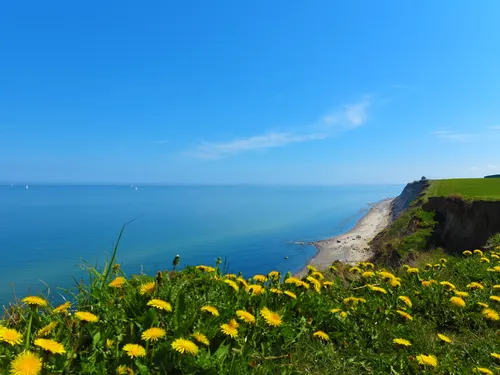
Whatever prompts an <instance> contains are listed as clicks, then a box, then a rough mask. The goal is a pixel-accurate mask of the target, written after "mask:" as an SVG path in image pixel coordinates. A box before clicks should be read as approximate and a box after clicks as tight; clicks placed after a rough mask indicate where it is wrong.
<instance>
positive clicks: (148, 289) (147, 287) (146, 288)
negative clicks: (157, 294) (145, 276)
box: [139, 281, 156, 296]
mask: <svg viewBox="0 0 500 375" xmlns="http://www.w3.org/2000/svg"><path fill="white" fill-rule="evenodd" d="M155 288H156V283H155V282H154V281H151V282H149V283H146V284H142V285H141V287H140V288H139V294H140V295H141V296H143V295H145V294H151V293H153V292H154V291H155Z"/></svg>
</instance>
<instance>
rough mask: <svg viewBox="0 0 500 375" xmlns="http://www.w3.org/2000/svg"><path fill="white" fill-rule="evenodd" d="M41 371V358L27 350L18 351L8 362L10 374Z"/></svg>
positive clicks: (20, 374) (25, 374)
mask: <svg viewBox="0 0 500 375" xmlns="http://www.w3.org/2000/svg"><path fill="white" fill-rule="evenodd" d="M40 371H42V360H41V359H40V357H38V356H37V355H36V354H33V353H31V352H29V351H25V352H22V353H19V354H18V355H17V356H16V358H15V359H14V360H13V361H12V362H11V364H10V373H11V375H38V374H39V373H40Z"/></svg>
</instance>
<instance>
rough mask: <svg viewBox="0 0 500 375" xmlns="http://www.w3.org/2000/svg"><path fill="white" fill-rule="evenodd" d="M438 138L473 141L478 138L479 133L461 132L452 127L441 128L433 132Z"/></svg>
mask: <svg viewBox="0 0 500 375" xmlns="http://www.w3.org/2000/svg"><path fill="white" fill-rule="evenodd" d="M431 134H432V135H435V136H436V137H438V138H441V139H446V140H448V141H454V142H473V141H476V140H478V138H479V137H478V134H476V133H466V132H459V131H455V130H452V129H447V128H446V129H441V130H437V131H435V132H432V133H431Z"/></svg>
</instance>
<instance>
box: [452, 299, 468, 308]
mask: <svg viewBox="0 0 500 375" xmlns="http://www.w3.org/2000/svg"><path fill="white" fill-rule="evenodd" d="M450 302H451V303H452V304H453V305H455V306H457V307H464V306H465V301H464V300H463V299H462V298H460V297H451V298H450Z"/></svg>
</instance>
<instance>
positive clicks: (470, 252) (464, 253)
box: [462, 250, 472, 256]
mask: <svg viewBox="0 0 500 375" xmlns="http://www.w3.org/2000/svg"><path fill="white" fill-rule="evenodd" d="M462 254H463V255H465V256H469V255H472V251H470V250H465V251H464V252H463V253H462Z"/></svg>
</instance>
